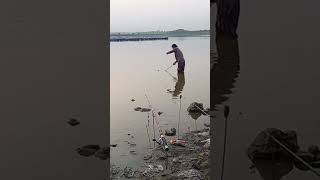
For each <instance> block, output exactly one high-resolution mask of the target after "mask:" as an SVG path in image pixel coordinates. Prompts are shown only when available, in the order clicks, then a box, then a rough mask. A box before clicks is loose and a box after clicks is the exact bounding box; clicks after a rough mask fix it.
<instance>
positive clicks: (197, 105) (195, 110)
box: [187, 102, 204, 114]
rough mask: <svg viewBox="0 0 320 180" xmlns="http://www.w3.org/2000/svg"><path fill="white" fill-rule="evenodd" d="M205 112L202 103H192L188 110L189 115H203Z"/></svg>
mask: <svg viewBox="0 0 320 180" xmlns="http://www.w3.org/2000/svg"><path fill="white" fill-rule="evenodd" d="M200 109H201V110H202V111H203V110H204V109H203V104H202V103H197V102H193V103H191V104H190V105H189V107H188V109H187V111H188V112H189V113H201V114H202V111H201V110H200Z"/></svg>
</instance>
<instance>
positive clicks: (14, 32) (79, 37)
mask: <svg viewBox="0 0 320 180" xmlns="http://www.w3.org/2000/svg"><path fill="white" fill-rule="evenodd" d="M75 4H77V5H76V8H75ZM95 7H105V3H104V2H102V3H101V4H95V3H94V2H93V1H91V2H81V1H73V0H71V1H59V0H57V1H50V2H49V1H48V2H43V1H33V0H32V1H28V2H26V1H20V0H14V1H11V0H5V1H1V6H0V8H1V11H0V12H1V16H0V20H1V27H2V28H1V29H0V39H1V41H0V59H1V60H0V82H1V88H0V99H1V101H0V107H1V108H0V119H1V128H0V141H1V149H0V159H1V162H0V172H1V174H0V179H5V180H17V179H26V180H42V179H46V180H57V179H59V180H70V179H78V180H88V179H97V180H98V179H105V178H106V176H107V173H106V169H107V164H108V162H107V161H101V160H98V159H96V158H94V157H89V158H85V157H80V156H79V155H78V154H77V152H76V149H77V148H78V147H80V146H83V145H87V144H99V145H101V146H105V145H106V144H108V140H109V139H108V138H107V134H108V133H107V132H108V129H109V128H108V127H107V124H108V123H107V120H106V119H107V117H108V114H107V109H108V105H109V103H108V102H107V100H106V99H105V97H107V95H108V94H109V93H108V92H107V90H108V89H109V88H108V83H107V82H108V79H107V74H108V66H107V65H108V61H107V60H106V59H107V58H108V57H107V54H106V53H105V52H106V47H104V41H105V39H104V38H105V37H104V33H105V31H107V28H106V27H105V25H106V18H105V17H104V16H105V15H104V14H106V12H105V11H106V10H105V9H103V8H101V9H97V8H95ZM92 9H94V11H92ZM71 10H72V13H70V11H71ZM57 12H59V13H57ZM70 22H72V23H70ZM89 22H90V23H91V24H89ZM70 117H75V118H78V119H79V120H80V122H81V124H80V125H79V126H76V127H71V126H69V124H67V121H68V119H69V118H70Z"/></svg>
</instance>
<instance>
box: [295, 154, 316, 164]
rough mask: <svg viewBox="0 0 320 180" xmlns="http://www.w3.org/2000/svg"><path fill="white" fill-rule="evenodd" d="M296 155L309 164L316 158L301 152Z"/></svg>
mask: <svg viewBox="0 0 320 180" xmlns="http://www.w3.org/2000/svg"><path fill="white" fill-rule="evenodd" d="M296 154H297V155H298V156H299V157H300V158H301V159H303V160H304V161H306V162H308V163H309V162H312V161H314V160H315V156H314V155H313V154H311V153H309V152H304V151H299V152H297V153H296Z"/></svg>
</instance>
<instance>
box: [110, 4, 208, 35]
mask: <svg viewBox="0 0 320 180" xmlns="http://www.w3.org/2000/svg"><path fill="white" fill-rule="evenodd" d="M176 29H186V30H200V29H207V30H209V29H210V1H209V0H110V31H111V32H143V31H157V30H165V31H168V30H176Z"/></svg>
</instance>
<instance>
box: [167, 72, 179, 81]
mask: <svg viewBox="0 0 320 180" xmlns="http://www.w3.org/2000/svg"><path fill="white" fill-rule="evenodd" d="M165 72H166V73H167V74H168V75H169V76H171V77H172V78H173V79H174V80H175V81H177V80H178V78H176V77H175V76H174V75H172V74H171V73H169V72H168V71H165Z"/></svg>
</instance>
